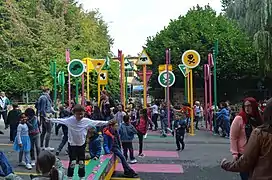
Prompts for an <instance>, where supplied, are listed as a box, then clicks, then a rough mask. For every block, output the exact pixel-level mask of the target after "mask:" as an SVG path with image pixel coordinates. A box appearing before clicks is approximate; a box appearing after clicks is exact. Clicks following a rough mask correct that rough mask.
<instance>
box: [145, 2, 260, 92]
mask: <svg viewBox="0 0 272 180" xmlns="http://www.w3.org/2000/svg"><path fill="white" fill-rule="evenodd" d="M216 39H218V40H219V45H220V46H219V54H218V58H217V72H218V74H217V77H218V80H219V81H226V80H230V79H231V80H235V79H241V78H243V77H244V76H251V75H254V74H256V72H257V69H256V67H255V66H254V63H255V57H254V50H253V48H252V46H251V43H250V40H249V38H248V37H247V35H246V34H245V33H244V32H243V31H242V30H241V29H240V28H239V27H238V25H237V24H236V23H235V22H234V21H231V20H229V19H228V18H226V17H225V16H223V15H221V14H220V15H218V16H217V15H216V12H215V11H214V10H213V9H212V8H211V7H209V6H205V7H200V6H196V7H194V8H193V9H190V10H189V11H188V13H187V14H186V15H185V16H180V17H178V19H176V20H171V21H170V23H169V25H168V26H167V27H165V28H164V29H163V30H161V31H160V32H158V33H157V34H156V35H155V36H153V37H148V38H147V43H146V48H147V52H148V54H149V55H150V57H151V59H152V60H153V67H154V69H153V72H156V73H155V74H154V75H153V76H152V87H155V86H157V87H158V83H157V78H156V77H157V76H158V70H157V67H158V65H159V64H164V63H165V49H166V48H170V49H171V64H172V65H173V69H174V71H175V74H176V75H177V76H178V79H177V82H181V76H182V75H181V72H180V71H179V70H178V67H177V66H178V64H181V63H182V59H181V57H182V54H183V52H185V51H186V50H189V49H194V50H196V51H198V52H199V54H200V56H201V63H200V65H199V66H198V67H197V68H196V69H194V72H195V77H196V79H197V77H200V78H199V82H201V83H196V84H198V86H199V84H202V82H203V64H204V63H207V55H208V53H209V52H212V48H213V45H214V41H215V40H216ZM176 84H177V85H178V86H180V85H181V86H182V85H183V83H176Z"/></svg>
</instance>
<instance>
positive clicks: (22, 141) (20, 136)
mask: <svg viewBox="0 0 272 180" xmlns="http://www.w3.org/2000/svg"><path fill="white" fill-rule="evenodd" d="M26 122H27V116H26V115H25V113H22V114H21V115H20V124H19V125H18V128H17V136H16V137H15V141H14V145H13V148H14V150H15V151H17V152H19V166H25V167H26V168H27V169H28V170H30V169H32V166H31V164H30V163H31V162H30V154H29V152H30V149H31V142H30V138H29V135H28V127H27V124H26ZM23 155H24V156H25V162H24V161H23Z"/></svg>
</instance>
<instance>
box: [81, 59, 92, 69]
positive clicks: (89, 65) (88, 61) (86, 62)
mask: <svg viewBox="0 0 272 180" xmlns="http://www.w3.org/2000/svg"><path fill="white" fill-rule="evenodd" d="M82 62H83V63H84V64H85V65H86V70H87V72H91V71H93V70H94V67H93V64H92V63H91V58H84V59H82Z"/></svg>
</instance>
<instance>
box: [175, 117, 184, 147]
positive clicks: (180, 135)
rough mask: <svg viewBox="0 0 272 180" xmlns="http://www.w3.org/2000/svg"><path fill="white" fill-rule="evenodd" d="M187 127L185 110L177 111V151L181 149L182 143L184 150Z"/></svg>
mask: <svg viewBox="0 0 272 180" xmlns="http://www.w3.org/2000/svg"><path fill="white" fill-rule="evenodd" d="M186 127H187V123H186V114H185V112H181V113H177V114H176V120H175V122H174V129H175V135H176V136H175V137H176V144H177V151H180V144H181V145H182V150H183V149H184V148H185V143H184V135H185V131H186Z"/></svg>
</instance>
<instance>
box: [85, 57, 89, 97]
mask: <svg viewBox="0 0 272 180" xmlns="http://www.w3.org/2000/svg"><path fill="white" fill-rule="evenodd" d="M89 63H90V59H89V58H87V59H86V64H87V67H86V68H87V73H86V74H87V99H88V101H89V100H90V72H89V66H90V64H89Z"/></svg>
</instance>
